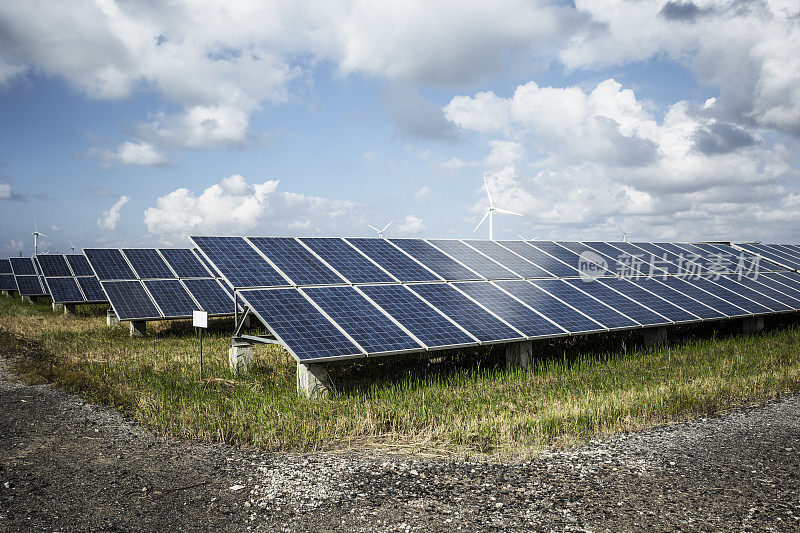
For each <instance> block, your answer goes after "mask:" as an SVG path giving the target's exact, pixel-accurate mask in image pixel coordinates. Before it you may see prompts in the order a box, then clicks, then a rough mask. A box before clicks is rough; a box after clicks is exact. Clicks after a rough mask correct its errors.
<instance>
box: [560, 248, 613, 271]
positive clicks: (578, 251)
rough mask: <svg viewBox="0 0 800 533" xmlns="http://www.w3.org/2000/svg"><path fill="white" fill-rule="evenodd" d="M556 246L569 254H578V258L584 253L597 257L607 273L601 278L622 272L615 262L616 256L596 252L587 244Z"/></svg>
mask: <svg viewBox="0 0 800 533" xmlns="http://www.w3.org/2000/svg"><path fill="white" fill-rule="evenodd" d="M558 244H559V245H560V246H563V247H564V248H566V249H568V250H570V251H571V252H573V253H576V254H578V256H580V255H581V254H583V253H586V252H591V253H593V254H597V255H599V256H600V257H601V258H602V259H603V260H604V261H605V262H606V270H607V272H605V273H602V274H601V275H602V276H609V275H611V274H616V273H617V272H621V271H622V267H621V265H620V263H619V262H618V261H617V254H614V255H608V254H607V253H605V252H601V251H599V250H596V249H594V248H592V247H591V246H589V245H588V244H584V243H582V242H559V243H558Z"/></svg>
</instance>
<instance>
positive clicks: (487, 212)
mask: <svg viewBox="0 0 800 533" xmlns="http://www.w3.org/2000/svg"><path fill="white" fill-rule="evenodd" d="M490 212H491V211H486V214H485V215H483V218H482V219H481V221H480V222H478V225H477V226H475V229H474V230H472V233H475V232H476V231H478V228H480V227H481V224H483V221H484V220H486V217H488V216H489V213H490Z"/></svg>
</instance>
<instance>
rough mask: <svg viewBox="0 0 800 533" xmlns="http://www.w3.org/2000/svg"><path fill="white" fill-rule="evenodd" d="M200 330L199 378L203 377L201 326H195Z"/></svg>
mask: <svg viewBox="0 0 800 533" xmlns="http://www.w3.org/2000/svg"><path fill="white" fill-rule="evenodd" d="M197 329H198V330H200V379H203V328H197Z"/></svg>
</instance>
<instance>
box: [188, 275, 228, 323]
mask: <svg viewBox="0 0 800 533" xmlns="http://www.w3.org/2000/svg"><path fill="white" fill-rule="evenodd" d="M183 284H184V285H186V288H187V289H189V292H190V293H191V294H192V296H193V297H194V299H195V300H197V303H199V304H200V306H201V307H202V308H203V311H206V312H208V314H209V315H230V314H233V297H232V296H231V294H230V293H229V292H228V291H227V290H225V288H223V287H222V285H220V283H219V281H217V280H215V279H185V280H183Z"/></svg>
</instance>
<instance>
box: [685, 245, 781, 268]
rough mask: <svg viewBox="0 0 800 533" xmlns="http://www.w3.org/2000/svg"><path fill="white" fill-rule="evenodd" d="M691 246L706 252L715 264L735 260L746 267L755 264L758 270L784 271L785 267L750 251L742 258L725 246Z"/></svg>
mask: <svg viewBox="0 0 800 533" xmlns="http://www.w3.org/2000/svg"><path fill="white" fill-rule="evenodd" d="M693 246H695V247H696V248H699V249H701V250H703V251H705V252H707V253H708V256H709V258H710V259H711V260H712V262H713V263H715V264H718V263H720V262H725V261H726V260H727V261H734V260H735V262H736V263H737V264H738V263H740V262H742V263H744V264H745V265H746V266H753V265H754V263H756V262H757V264H758V268H759V269H760V270H785V267H782V266H780V265H777V264H775V263H773V262H771V261H768V260H766V259H764V258H763V257H761V256H759V255H758V254H754V253H753V252H752V251H746V252H745V256H744V257H743V256H742V250H738V249H736V248H734V247H732V246H728V245H725V244H709V243H695V244H694V245H693ZM747 256H749V257H747ZM754 256H755V257H754ZM756 258H757V259H756Z"/></svg>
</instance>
